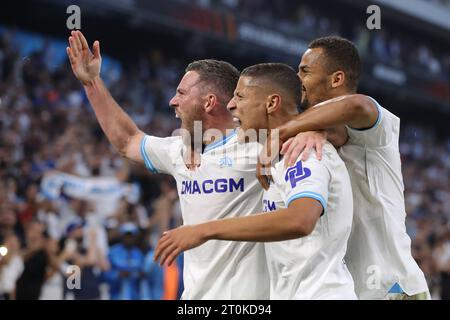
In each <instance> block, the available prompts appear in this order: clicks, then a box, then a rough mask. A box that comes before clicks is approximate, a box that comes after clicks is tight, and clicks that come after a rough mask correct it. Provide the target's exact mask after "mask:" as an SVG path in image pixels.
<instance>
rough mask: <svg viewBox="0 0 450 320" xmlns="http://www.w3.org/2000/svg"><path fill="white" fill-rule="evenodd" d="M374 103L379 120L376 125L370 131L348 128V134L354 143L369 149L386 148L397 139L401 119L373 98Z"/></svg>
mask: <svg viewBox="0 0 450 320" xmlns="http://www.w3.org/2000/svg"><path fill="white" fill-rule="evenodd" d="M371 99H372V101H373V102H374V103H375V106H376V107H377V110H378V118H377V121H376V122H375V124H374V125H373V126H372V127H370V128H368V129H354V128H351V127H349V126H346V127H347V133H348V135H349V138H350V139H351V140H352V142H353V143H355V144H357V145H360V146H367V147H369V148H376V147H384V146H386V145H388V144H389V143H391V141H392V140H393V139H394V138H395V135H394V132H395V129H396V127H397V126H399V125H400V119H399V118H398V117H397V116H395V115H394V114H392V113H390V112H389V111H388V110H386V109H384V108H383V107H381V106H380V104H379V103H378V102H377V101H376V100H375V99H373V98H371Z"/></svg>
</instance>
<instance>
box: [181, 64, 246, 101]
mask: <svg viewBox="0 0 450 320" xmlns="http://www.w3.org/2000/svg"><path fill="white" fill-rule="evenodd" d="M185 71H186V72H188V71H195V72H197V73H198V74H199V76H200V81H203V82H205V83H206V84H208V85H212V86H213V88H214V89H215V90H217V95H218V99H219V100H220V99H223V101H221V102H222V103H223V104H225V105H226V104H227V103H228V101H230V99H231V98H232V97H233V92H234V89H235V88H236V85H237V82H238V80H239V71H238V70H237V69H236V68H235V67H234V66H233V65H232V64H230V63H228V62H226V61H220V60H213V59H204V60H197V61H194V62H191V63H190V64H189V65H188V66H187V67H186V70H185Z"/></svg>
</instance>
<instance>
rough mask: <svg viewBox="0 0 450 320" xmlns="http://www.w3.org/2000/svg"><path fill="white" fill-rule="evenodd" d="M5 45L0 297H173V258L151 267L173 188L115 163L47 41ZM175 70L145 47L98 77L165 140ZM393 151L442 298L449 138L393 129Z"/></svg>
mask: <svg viewBox="0 0 450 320" xmlns="http://www.w3.org/2000/svg"><path fill="white" fill-rule="evenodd" d="M15 39H16V37H15V31H14V30H11V29H6V31H4V32H3V33H0V136H1V139H0V299H177V298H179V297H180V293H181V292H182V289H183V288H182V272H181V271H182V258H180V259H178V261H177V262H176V263H175V264H174V265H172V266H170V267H160V266H159V265H157V264H155V263H154V262H153V249H154V247H155V244H156V242H157V240H158V239H159V236H160V235H161V232H162V231H164V230H167V229H168V228H172V227H176V226H178V225H180V224H181V212H180V207H179V202H178V197H177V192H176V186H175V184H174V181H173V180H172V178H170V177H165V176H158V175H156V176H153V175H149V174H148V173H147V172H146V170H145V169H143V168H141V167H138V166H135V165H132V164H130V163H128V162H126V161H124V160H123V159H121V158H120V157H119V155H118V153H117V152H116V151H115V150H114V149H113V148H112V147H111V146H110V144H109V143H108V142H107V140H106V139H105V137H104V135H103V133H102V132H101V129H100V127H99V126H98V124H97V121H96V119H95V117H94V114H93V112H92V110H91V109H90V107H89V105H88V102H87V99H86V97H85V95H84V93H83V90H82V88H81V86H80V84H79V83H78V82H77V81H76V80H75V78H74V77H73V75H72V72H71V70H70V67H69V66H68V64H67V62H66V63H65V64H62V65H60V66H59V67H57V68H52V69H50V68H48V64H49V63H51V61H49V59H50V58H49V55H47V54H46V49H45V46H43V47H42V49H41V50H37V51H35V52H34V53H33V54H31V55H30V56H29V57H28V58H27V59H24V58H23V56H22V55H21V53H20V49H21V48H20V46H21V44H20V43H19V42H17V41H15ZM183 67H184V66H183V65H180V62H179V61H176V60H171V59H168V58H166V56H165V55H164V54H163V53H162V52H161V51H158V50H153V51H151V52H149V53H147V54H145V55H142V57H141V58H140V59H139V60H138V61H136V63H135V64H134V65H133V66H130V67H128V68H125V70H124V71H123V72H122V73H121V74H120V76H119V77H118V78H116V79H105V80H106V81H107V82H108V83H109V86H110V89H111V92H112V95H113V96H114V97H115V98H116V99H117V101H118V102H119V104H120V105H121V106H122V107H123V108H124V109H125V110H126V111H127V112H128V113H129V114H131V116H132V118H133V119H134V121H135V122H136V123H137V124H138V126H140V127H141V128H142V129H143V130H144V131H145V132H147V133H149V134H153V135H157V136H169V135H171V134H172V132H173V130H174V129H176V128H177V127H178V126H179V123H178V120H177V119H176V118H175V116H174V114H173V111H172V110H170V108H168V107H167V104H168V101H169V99H170V97H171V95H172V94H173V93H174V92H175V87H176V84H177V82H178V80H179V77H180V75H181V74H182V71H183ZM104 71H105V74H106V75H107V74H108V72H107V70H104ZM401 152H402V157H403V172H404V180H405V187H406V205H407V212H408V213H409V216H408V219H407V227H408V232H409V233H410V235H411V237H412V239H413V253H414V256H415V258H416V259H417V260H418V262H419V263H420V266H421V267H422V269H423V270H424V272H425V273H426V277H427V280H428V281H429V285H430V288H431V289H432V294H433V298H444V299H450V292H449V290H450V282H449V279H450V224H449V222H448V221H449V219H450V210H449V209H448V208H450V183H449V182H450V181H449V179H450V176H449V173H450V136H447V137H444V139H442V138H441V139H437V138H436V137H435V134H434V130H433V128H427V127H424V126H423V125H418V124H413V123H409V124H408V123H402V138H401ZM105 186H109V187H110V188H109V187H107V188H105ZM111 186H117V188H112V187H111ZM131 186H133V187H131ZM124 190H125V191H124ZM130 190H134V191H135V192H131V193H130ZM136 190H137V191H136ZM122 191H123V192H122ZM95 192H97V193H95ZM130 194H132V195H134V196H130ZM100 204H101V205H100Z"/></svg>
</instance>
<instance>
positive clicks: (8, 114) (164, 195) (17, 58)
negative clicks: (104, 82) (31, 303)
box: [0, 30, 182, 299]
mask: <svg viewBox="0 0 450 320" xmlns="http://www.w3.org/2000/svg"><path fill="white" fill-rule="evenodd" d="M15 35H16V34H15V31H14V30H7V31H5V32H4V33H2V34H1V36H0V134H1V139H0V247H1V248H0V299H13V298H16V299H63V298H64V299H177V298H179V297H180V293H181V292H182V285H181V284H182V281H181V276H182V273H181V270H182V259H179V261H178V262H177V263H176V264H174V265H172V266H171V267H164V268H161V267H160V266H159V265H157V264H155V263H153V248H154V246H155V245H156V242H157V240H158V239H159V237H160V235H161V232H162V231H164V230H167V229H168V228H169V227H176V226H178V225H179V224H180V223H181V216H180V209H179V204H178V199H177V192H176V186H175V184H174V181H173V180H172V178H168V177H163V176H151V175H148V174H147V173H146V170H144V169H142V168H140V167H137V166H133V165H131V164H129V163H127V162H126V161H124V160H122V159H121V158H120V156H118V154H117V152H116V151H115V150H113V148H112V147H111V146H110V144H109V143H108V142H107V140H106V139H105V137H104V135H103V134H102V132H101V129H100V128H99V126H98V124H97V122H96V119H95V117H94V114H93V113H92V111H91V110H90V107H89V106H88V104H87V100H86V98H85V96H84V93H83V91H82V88H81V86H80V84H79V83H78V82H77V81H76V80H75V79H74V77H73V75H72V72H71V70H70V67H69V66H68V65H67V64H64V65H61V66H60V67H59V68H56V69H54V70H52V71H50V69H49V68H48V67H47V66H48V64H50V63H51V61H50V60H49V58H48V55H46V52H45V47H43V49H42V50H40V51H36V52H34V53H33V54H31V55H30V56H28V57H27V59H26V60H24V59H23V56H22V55H21V54H20V43H16V42H15V39H16V36H15ZM105 73H106V74H107V72H105ZM179 74H180V71H179V70H178V69H176V65H174V64H170V65H166V62H165V61H164V60H163V59H162V57H161V54H160V53H158V52H153V53H151V54H150V55H149V57H148V58H147V59H142V60H141V62H140V63H139V65H138V66H136V69H131V70H129V72H126V73H123V74H122V76H121V77H120V78H119V79H117V81H116V82H115V83H112V84H111V91H112V94H113V96H114V97H116V98H117V99H118V101H119V103H120V104H121V105H122V106H123V107H124V108H125V109H126V110H127V112H129V113H130V114H131V115H132V117H133V119H134V120H135V121H136V123H138V125H139V126H140V127H141V128H143V129H144V130H145V131H146V132H149V133H151V134H154V135H158V136H167V135H171V133H172V131H173V130H174V129H175V128H177V127H178V123H177V120H176V119H175V117H174V114H173V113H170V116H168V114H169V113H168V111H166V109H169V108H166V107H165V106H166V105H167V103H163V102H162V101H168V94H169V93H171V92H173V91H172V90H173V87H174V81H177V80H178V75H179ZM158 106H164V107H158ZM131 185H132V186H133V188H131ZM136 189H137V190H136ZM131 190H133V192H132V195H133V197H130V196H129V195H130V194H131V192H129V191H131ZM122 191H124V192H122ZM125 191H126V192H125ZM73 266H77V267H73ZM80 288H81V289H80Z"/></svg>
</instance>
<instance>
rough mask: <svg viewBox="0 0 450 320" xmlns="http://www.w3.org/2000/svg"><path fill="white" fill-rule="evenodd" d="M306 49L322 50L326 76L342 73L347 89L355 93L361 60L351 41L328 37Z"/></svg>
mask: <svg viewBox="0 0 450 320" xmlns="http://www.w3.org/2000/svg"><path fill="white" fill-rule="evenodd" d="M308 48H310V49H315V48H322V49H323V52H324V54H325V57H326V61H325V63H324V64H323V65H324V66H325V68H326V71H327V72H328V74H332V73H333V72H336V71H339V70H340V71H343V72H344V73H345V77H346V80H347V82H346V84H347V88H348V89H349V90H350V91H352V92H356V90H357V89H358V82H359V75H360V72H361V58H360V56H359V53H358V50H357V49H356V47H355V45H354V44H353V43H352V42H351V41H349V40H347V39H344V38H341V37H337V36H329V37H323V38H318V39H315V40H313V41H312V42H311V43H310V44H309V46H308Z"/></svg>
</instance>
